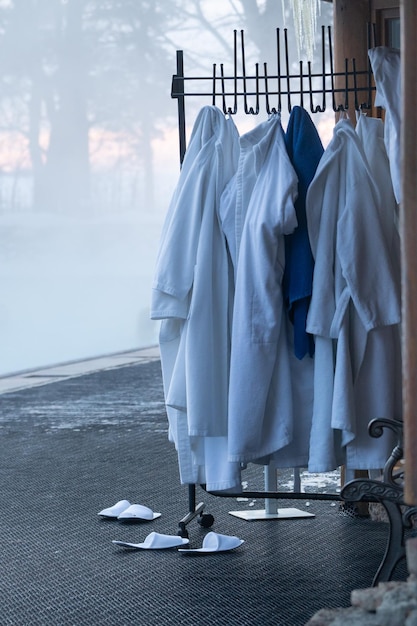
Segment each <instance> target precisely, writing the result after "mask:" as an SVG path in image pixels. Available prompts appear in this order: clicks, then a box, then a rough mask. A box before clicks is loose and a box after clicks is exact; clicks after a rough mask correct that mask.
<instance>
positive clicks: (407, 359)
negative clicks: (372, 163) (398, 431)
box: [400, 0, 417, 506]
mask: <svg viewBox="0 0 417 626" xmlns="http://www.w3.org/2000/svg"><path fill="white" fill-rule="evenodd" d="M400 9H401V80H402V133H401V137H402V151H401V166H402V203H401V212H400V227H401V239H402V297H403V381H404V382H403V401H404V442H405V443H404V456H405V489H404V498H405V501H406V502H407V504H409V505H413V506H415V505H417V114H416V113H417V67H416V59H417V38H416V33H417V2H416V1H415V0H402V1H401V5H400Z"/></svg>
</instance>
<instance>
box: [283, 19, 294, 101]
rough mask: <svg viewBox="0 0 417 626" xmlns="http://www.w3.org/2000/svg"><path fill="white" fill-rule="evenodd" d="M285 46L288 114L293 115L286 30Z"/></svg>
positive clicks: (285, 33)
mask: <svg viewBox="0 0 417 626" xmlns="http://www.w3.org/2000/svg"><path fill="white" fill-rule="evenodd" d="M284 44H285V69H286V74H287V76H286V78H287V99H288V113H291V109H292V106H291V81H290V64H289V59H288V31H287V29H286V28H284Z"/></svg>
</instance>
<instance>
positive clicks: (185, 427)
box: [151, 106, 240, 490]
mask: <svg viewBox="0 0 417 626" xmlns="http://www.w3.org/2000/svg"><path fill="white" fill-rule="evenodd" d="M238 156H239V137H238V132H237V129H236V127H235V125H234V122H233V121H232V119H226V118H225V116H224V115H223V113H222V112H221V111H220V110H219V109H217V108H216V107H210V106H208V107H204V108H203V109H202V110H201V111H200V113H199V115H198V117H197V119H196V122H195V125H194V128H193V132H192V136H191V139H190V144H189V147H188V150H187V152H186V155H185V159H184V163H183V167H182V170H181V174H180V178H179V181H178V185H177V188H176V190H175V193H174V196H173V198H172V202H171V205H170V208H169V211H168V214H167V217H166V221H165V224H164V227H163V232H162V237H161V243H160V248H159V253H158V258H157V263H156V271H155V279H154V283H153V295H152V305H151V318H152V319H161V320H162V323H161V330H160V351H161V363H162V372H163V381H164V392H165V401H166V407H167V413H168V419H169V426H170V439H171V440H172V441H174V443H175V445H176V448H177V452H178V460H179V468H180V478H181V482H182V483H206V484H207V487H208V489H211V490H220V489H229V488H236V487H238V488H240V468H239V464H236V463H229V462H228V461H227V404H228V370H229V353H230V337H229V334H228V333H229V325H228V315H229V311H228V302H229V288H230V285H229V261H228V256H227V249H226V243H225V238H224V235H223V233H222V231H221V228H220V222H219V217H218V208H219V200H220V196H221V193H222V192H223V190H224V188H225V186H226V184H227V182H228V181H229V180H230V178H231V177H232V175H233V174H234V172H235V170H236V167H237V160H238Z"/></svg>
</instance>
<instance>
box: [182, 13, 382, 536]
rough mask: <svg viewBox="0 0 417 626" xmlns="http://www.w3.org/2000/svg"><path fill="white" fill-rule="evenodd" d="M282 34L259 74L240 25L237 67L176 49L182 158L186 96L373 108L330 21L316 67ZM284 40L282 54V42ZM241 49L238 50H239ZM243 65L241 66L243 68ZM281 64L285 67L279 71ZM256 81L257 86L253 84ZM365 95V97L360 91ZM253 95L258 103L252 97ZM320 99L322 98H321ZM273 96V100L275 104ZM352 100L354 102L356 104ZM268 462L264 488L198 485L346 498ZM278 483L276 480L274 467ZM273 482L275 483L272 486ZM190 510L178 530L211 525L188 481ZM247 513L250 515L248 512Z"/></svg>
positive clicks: (369, 81)
mask: <svg viewBox="0 0 417 626" xmlns="http://www.w3.org/2000/svg"><path fill="white" fill-rule="evenodd" d="M283 32H284V37H283V42H282V34H281V30H280V29H279V28H277V29H276V70H277V71H276V73H275V74H271V75H270V74H269V71H268V67H267V63H263V72H261V71H260V64H259V63H256V64H255V74H254V75H249V74H247V71H246V50H245V36H244V31H243V30H241V31H240V42H239V43H240V45H238V39H239V38H238V31H237V30H235V31H234V41H233V73H232V74H231V75H227V74H225V70H224V64H223V63H221V64H220V65H219V66H218V65H217V64H216V63H214V64H213V70H212V75H211V76H186V75H185V73H184V55H183V51H182V50H177V53H176V64H177V65H176V74H174V75H173V77H172V88H171V97H172V98H174V99H176V100H177V106H178V132H179V151H180V164H182V162H183V159H184V155H185V151H186V121H185V100H186V98H189V97H191V98H201V97H203V98H205V99H206V101H207V99H209V98H210V99H211V104H212V105H214V106H218V105H217V102H219V101H220V102H221V108H222V110H223V112H224V114H225V115H235V114H237V113H238V111H239V107H240V106H241V103H242V102H243V111H244V113H245V114H246V115H258V114H259V113H260V111H261V101H262V99H263V100H264V106H265V109H264V111H265V112H266V113H267V114H268V115H269V114H274V113H281V112H282V110H283V106H284V104H286V107H287V109H288V112H289V113H290V112H291V109H292V107H293V106H295V100H296V99H297V104H299V105H300V106H301V107H304V108H305V105H306V102H307V101H308V104H309V108H310V111H311V113H312V114H316V113H324V112H325V111H326V109H327V108H328V104H329V101H330V103H331V108H332V110H333V111H334V113H335V114H337V113H344V112H346V111H348V110H349V109H351V108H352V106H353V107H354V109H355V110H356V111H365V110H369V109H371V107H372V93H373V92H374V91H375V85H374V82H373V75H372V70H371V65H370V63H369V61H368V67H367V68H366V69H358V68H357V67H356V61H355V59H351V60H350V61H349V59H345V69H344V71H343V72H336V71H335V69H334V61H333V44H332V34H331V27H330V26H328V27H327V29H326V27H325V26H322V27H321V69H320V71H319V72H313V69H312V63H311V61H308V62H307V63H305V62H303V61H299V65H298V66H299V71H298V72H296V73H292V72H291V66H290V61H289V50H288V31H287V29H286V28H284V29H283ZM371 41H373V42H374V45H376V34H375V27H374V25H368V48H369V47H371ZM282 45H283V46H284V54H283V58H282V56H281V48H282ZM239 53H240V56H239ZM239 67H240V69H239ZM282 69H283V72H282V71H281V70H282ZM253 86H254V87H253ZM363 95H365V96H366V98H365V100H363V99H362V96H363ZM249 99H251V101H252V100H254V104H250V103H249ZM317 100H319V103H317ZM273 101H274V103H275V106H274V105H273V104H272V102H273ZM352 103H353V104H352ZM269 470H270V468H268V467H265V486H266V489H265V490H264V491H242V492H239V493H230V492H229V491H227V492H217V491H216V492H208V491H207V490H206V489H205V485H200V487H201V488H202V489H203V490H206V492H207V493H210V494H212V495H215V496H216V497H226V498H237V497H244V498H263V499H265V503H266V508H268V503H269V502H270V501H271V500H280V499H285V500H301V499H308V500H331V501H340V502H341V501H342V498H341V496H340V494H338V493H315V492H308V493H304V492H301V489H300V483H299V474H298V473H297V470H294V491H292V492H291V491H289V492H287V491H286V492H283V491H278V490H276V488H275V487H274V485H273V483H274V480H273V477H272V473H271V471H269ZM273 471H274V472H275V483H276V471H275V470H273ZM271 485H272V487H271ZM188 500H189V512H188V514H187V515H186V516H185V517H183V518H182V519H181V520H180V522H179V530H178V534H179V535H181V536H182V537H187V536H188V532H187V530H186V526H187V524H188V523H189V522H190V521H192V520H193V519H194V518H195V517H198V518H199V519H198V522H199V523H200V525H201V526H203V527H205V528H208V527H210V526H211V525H212V524H213V522H214V518H213V516H212V515H210V514H207V513H204V508H205V504H204V503H203V502H200V503H198V504H197V503H196V485H194V484H190V485H188ZM248 519H249V518H248Z"/></svg>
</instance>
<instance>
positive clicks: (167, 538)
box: [98, 500, 244, 554]
mask: <svg viewBox="0 0 417 626" xmlns="http://www.w3.org/2000/svg"><path fill="white" fill-rule="evenodd" d="M98 515H99V516H100V517H102V518H105V519H117V520H120V521H126V522H127V521H152V520H155V519H158V517H161V513H155V512H154V511H152V509H150V508H149V507H147V506H143V504H130V502H129V500H119V502H116V504H114V505H113V506H110V507H108V508H106V509H103V510H102V511H100V512H99V514H98ZM112 543H114V544H116V545H118V546H122V547H123V548H128V549H130V550H163V549H167V548H179V550H178V552H182V553H183V554H194V553H210V552H225V551H228V550H234V549H235V548H238V547H239V546H241V545H242V543H244V541H243V539H239V538H238V537H234V536H232V535H221V534H219V533H215V532H213V531H211V532H209V533H207V535H206V536H205V537H204V540H203V546H202V547H201V548H197V549H194V550H190V549H188V548H185V549H181V547H180V546H185V545H187V544H188V543H189V540H188V539H184V538H182V537H179V536H177V535H163V534H161V533H157V532H151V533H150V534H149V535H148V536H147V537H146V538H145V540H144V541H143V542H142V543H130V542H127V541H117V540H113V542H112Z"/></svg>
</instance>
